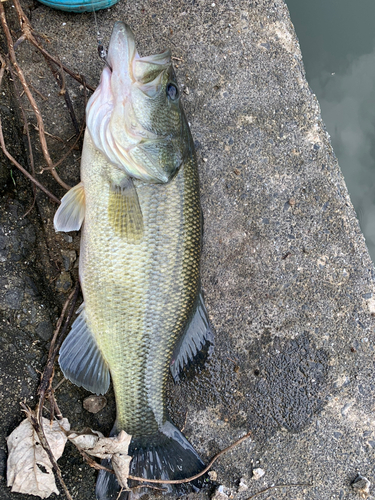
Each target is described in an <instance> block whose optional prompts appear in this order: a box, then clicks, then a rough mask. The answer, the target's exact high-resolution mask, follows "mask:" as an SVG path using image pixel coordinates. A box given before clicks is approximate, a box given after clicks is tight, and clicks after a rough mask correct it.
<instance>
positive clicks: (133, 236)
mask: <svg viewBox="0 0 375 500" xmlns="http://www.w3.org/2000/svg"><path fill="white" fill-rule="evenodd" d="M108 217H109V221H110V223H111V226H112V227H113V229H114V230H115V231H116V233H117V234H119V236H121V237H122V238H125V239H126V240H127V241H129V242H130V243H138V242H139V241H141V239H142V237H143V216H142V211H141V207H140V204H139V199H138V194H137V190H136V189H135V187H134V183H133V181H132V180H131V178H130V177H126V178H125V180H124V181H123V182H122V183H121V184H120V185H113V186H112V187H111V191H110V194H109V205H108Z"/></svg>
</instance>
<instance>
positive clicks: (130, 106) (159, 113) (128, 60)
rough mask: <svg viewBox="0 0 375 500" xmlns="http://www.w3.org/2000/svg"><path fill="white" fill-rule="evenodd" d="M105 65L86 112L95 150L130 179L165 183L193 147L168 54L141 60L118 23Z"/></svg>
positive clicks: (129, 35) (125, 29)
mask: <svg viewBox="0 0 375 500" xmlns="http://www.w3.org/2000/svg"><path fill="white" fill-rule="evenodd" d="M107 62H108V67H105V68H104V70H103V73H102V76H101V80H100V84H99V86H98V88H97V89H96V91H95V92H94V94H93V95H92V96H91V98H90V100H89V102H88V104H87V108H86V115H87V116H86V118H87V127H88V130H89V132H90V135H91V137H92V139H93V141H94V144H95V146H96V147H97V148H98V149H99V150H100V151H101V152H102V153H103V154H104V155H105V156H106V157H107V158H108V160H109V161H110V162H111V163H112V164H114V165H116V166H117V167H119V168H120V169H121V170H123V171H124V173H125V174H126V175H128V176H130V177H132V178H135V179H140V180H143V181H146V182H155V183H166V182H168V181H169V180H170V179H171V178H172V177H173V176H174V175H175V173H176V172H177V171H178V169H179V167H180V166H181V164H182V162H183V160H184V158H185V156H186V154H187V151H186V147H187V146H186V144H187V143H188V142H189V141H186V133H188V127H187V124H186V119H185V116H184V113H183V110H182V107H181V105H180V102H179V95H178V90H177V84H176V82H175V75H174V71H173V68H172V63H171V54H170V51H169V50H167V51H165V52H163V53H161V54H156V55H153V56H147V57H140V56H139V55H138V52H137V50H136V46H135V41H134V35H133V33H132V31H131V29H130V28H129V26H127V25H126V24H125V23H122V22H117V23H116V24H115V26H114V28H113V32H112V36H111V39H110V43H109V49H108V57H107ZM172 87H173V88H174V89H176V91H172V92H171V91H170V89H171V88H172Z"/></svg>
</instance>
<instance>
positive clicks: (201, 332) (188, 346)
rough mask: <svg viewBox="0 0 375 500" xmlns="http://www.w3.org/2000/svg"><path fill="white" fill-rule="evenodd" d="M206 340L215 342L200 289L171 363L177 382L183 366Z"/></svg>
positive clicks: (192, 357)
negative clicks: (192, 312) (193, 309)
mask: <svg viewBox="0 0 375 500" xmlns="http://www.w3.org/2000/svg"><path fill="white" fill-rule="evenodd" d="M206 342H210V343H211V344H213V343H214V334H213V332H212V329H211V326H210V321H209V319H208V314H207V309H206V306H205V304H204V299H203V294H202V290H200V291H199V294H198V298H197V304H196V307H195V311H194V314H193V315H192V317H191V319H190V321H189V322H188V324H187V325H186V328H185V332H184V334H183V335H182V337H181V339H180V341H179V342H178V344H177V346H176V348H175V350H174V353H173V356H172V361H171V365H170V369H171V373H172V376H173V378H174V381H175V382H178V380H179V374H180V372H181V370H182V369H183V367H184V366H185V365H186V364H187V362H188V361H189V360H190V361H192V360H193V359H194V357H195V356H196V354H197V353H198V352H199V351H200V350H201V349H202V347H203V346H204V345H205V343H206Z"/></svg>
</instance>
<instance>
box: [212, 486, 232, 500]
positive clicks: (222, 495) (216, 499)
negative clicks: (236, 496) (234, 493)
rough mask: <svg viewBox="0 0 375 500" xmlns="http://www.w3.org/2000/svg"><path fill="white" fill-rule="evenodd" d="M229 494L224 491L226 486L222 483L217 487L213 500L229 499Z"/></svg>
mask: <svg viewBox="0 0 375 500" xmlns="http://www.w3.org/2000/svg"><path fill="white" fill-rule="evenodd" d="M228 498H229V496H228V495H227V494H226V493H225V491H224V486H223V485H222V484H221V485H220V486H218V487H217V488H216V490H215V491H214V494H213V495H212V497H211V500H228Z"/></svg>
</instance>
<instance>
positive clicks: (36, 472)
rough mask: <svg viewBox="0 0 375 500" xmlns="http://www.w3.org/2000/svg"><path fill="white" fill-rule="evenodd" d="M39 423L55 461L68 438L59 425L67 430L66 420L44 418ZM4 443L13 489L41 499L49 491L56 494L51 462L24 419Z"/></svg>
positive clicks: (57, 492) (67, 423) (10, 483)
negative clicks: (6, 449) (52, 420)
mask: <svg viewBox="0 0 375 500" xmlns="http://www.w3.org/2000/svg"><path fill="white" fill-rule="evenodd" d="M42 423H43V430H44V433H45V436H46V439H47V441H48V443H49V445H50V447H51V451H52V453H53V455H54V457H55V458H56V460H58V459H59V458H60V457H61V455H62V454H63V451H64V447H65V443H66V441H67V437H66V435H65V433H64V431H63V430H62V429H61V427H62V428H63V429H65V430H66V431H69V430H70V424H69V421H68V419H66V418H64V419H62V420H60V421H59V422H56V421H55V422H53V423H52V425H51V424H50V421H49V420H47V419H46V418H43V419H42ZM7 445H8V451H9V456H8V462H7V485H8V486H11V487H12V492H17V493H25V494H28V495H36V496H39V497H41V498H47V497H49V496H50V495H51V493H56V494H57V495H58V494H59V491H58V489H57V487H56V483H55V477H54V474H53V472H52V465H51V462H50V460H49V458H48V455H47V453H46V452H45V451H44V449H43V447H42V445H41V444H40V442H39V438H38V436H37V434H36V432H35V431H34V429H33V427H32V426H31V423H30V422H29V420H28V419H27V418H26V419H25V420H23V421H22V422H21V424H20V425H19V426H18V427H17V428H16V429H15V430H14V431H13V432H12V434H10V436H8V437H7Z"/></svg>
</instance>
